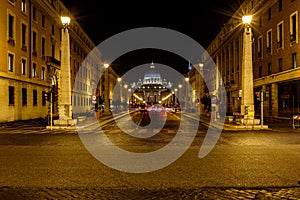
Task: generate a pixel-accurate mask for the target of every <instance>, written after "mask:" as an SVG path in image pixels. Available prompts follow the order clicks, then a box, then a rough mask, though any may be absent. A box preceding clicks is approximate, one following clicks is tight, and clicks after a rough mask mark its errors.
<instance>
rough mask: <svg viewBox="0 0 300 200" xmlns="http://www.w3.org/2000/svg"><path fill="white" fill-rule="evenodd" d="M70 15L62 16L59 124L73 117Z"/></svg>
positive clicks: (69, 120)
mask: <svg viewBox="0 0 300 200" xmlns="http://www.w3.org/2000/svg"><path fill="white" fill-rule="evenodd" d="M70 21H71V20H70V17H67V16H62V17H61V22H62V24H63V29H62V31H61V72H60V81H59V85H58V86H59V89H60V90H59V91H60V95H59V103H58V109H59V110H58V112H59V120H56V122H57V123H58V125H69V123H71V119H72V102H71V92H72V91H71V73H70V72H71V69H70V35H69V30H68V26H69V24H70Z"/></svg>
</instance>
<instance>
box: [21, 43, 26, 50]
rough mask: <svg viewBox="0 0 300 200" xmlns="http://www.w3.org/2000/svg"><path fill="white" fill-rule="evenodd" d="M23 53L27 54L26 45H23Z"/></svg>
mask: <svg viewBox="0 0 300 200" xmlns="http://www.w3.org/2000/svg"><path fill="white" fill-rule="evenodd" d="M21 49H22V50H23V51H25V52H27V46H26V45H24V44H23V45H22V48H21Z"/></svg>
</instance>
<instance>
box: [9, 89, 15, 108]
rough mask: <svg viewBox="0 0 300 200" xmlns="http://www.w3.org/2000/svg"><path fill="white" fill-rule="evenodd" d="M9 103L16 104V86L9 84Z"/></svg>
mask: <svg viewBox="0 0 300 200" xmlns="http://www.w3.org/2000/svg"><path fill="white" fill-rule="evenodd" d="M8 104H9V105H14V104H15V87H13V86H8Z"/></svg>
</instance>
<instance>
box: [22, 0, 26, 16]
mask: <svg viewBox="0 0 300 200" xmlns="http://www.w3.org/2000/svg"><path fill="white" fill-rule="evenodd" d="M21 11H22V12H24V13H25V12H26V0H22V2H21Z"/></svg>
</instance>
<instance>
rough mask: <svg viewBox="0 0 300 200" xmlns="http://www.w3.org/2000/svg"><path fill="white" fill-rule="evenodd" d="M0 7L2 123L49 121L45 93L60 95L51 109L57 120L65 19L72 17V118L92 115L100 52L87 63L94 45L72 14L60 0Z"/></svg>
mask: <svg viewBox="0 0 300 200" xmlns="http://www.w3.org/2000/svg"><path fill="white" fill-rule="evenodd" d="M0 7H1V12H0V38H1V39H0V58H1V59H0V88H1V90H0V96H1V98H0V105H1V106H0V108H1V113H0V122H9V121H17V120H27V119H35V118H40V117H42V118H45V117H46V116H47V115H48V114H49V112H50V110H49V108H50V106H49V102H48V101H47V100H46V98H45V94H46V93H47V92H48V91H50V90H52V91H55V92H54V95H55V96H57V98H56V101H55V102H53V110H52V112H53V113H54V116H55V115H57V113H58V102H59V98H60V93H61V90H60V84H59V83H60V67H61V66H60V61H61V31H62V28H63V25H62V23H61V19H60V17H61V16H62V15H66V16H69V17H70V18H71V23H70V25H69V27H68V29H69V33H70V55H71V56H70V63H71V64H70V68H71V70H70V73H71V76H70V77H71V87H72V105H73V113H75V114H76V113H82V112H87V111H89V110H90V109H91V107H92V106H94V105H93V104H92V96H93V95H94V94H95V93H97V88H98V81H99V74H98V71H99V67H101V65H102V61H101V53H100V52H97V51H93V52H94V55H93V56H89V59H86V57H87V55H88V54H89V53H90V52H91V50H93V49H94V48H95V45H94V43H93V42H92V41H91V39H90V38H89V37H88V35H87V34H86V33H85V32H84V30H83V29H82V28H81V26H80V25H79V24H78V23H77V22H76V19H74V18H73V17H72V13H70V12H69V11H68V9H67V8H66V7H65V6H64V5H63V3H62V2H61V1H59V0H0ZM83 62H84V65H82V63H83ZM81 66H82V69H81V70H80V71H81V73H78V72H79V69H80V68H81ZM77 76H79V79H77V81H76V84H74V83H75V78H76V77H77ZM78 80H79V81H78ZM57 99H58V100H57Z"/></svg>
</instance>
